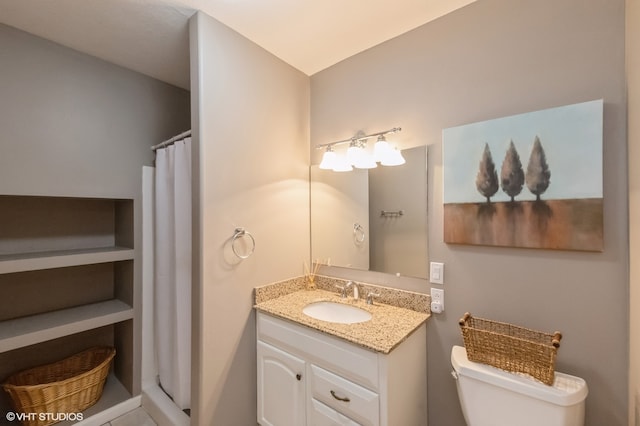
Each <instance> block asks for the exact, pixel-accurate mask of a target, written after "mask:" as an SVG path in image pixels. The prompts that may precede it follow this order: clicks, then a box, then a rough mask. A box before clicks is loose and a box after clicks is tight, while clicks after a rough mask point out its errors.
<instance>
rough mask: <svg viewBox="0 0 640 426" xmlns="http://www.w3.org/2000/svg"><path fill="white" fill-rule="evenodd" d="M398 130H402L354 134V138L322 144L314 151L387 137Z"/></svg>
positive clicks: (398, 129) (398, 128)
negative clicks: (382, 136)
mask: <svg viewBox="0 0 640 426" xmlns="http://www.w3.org/2000/svg"><path fill="white" fill-rule="evenodd" d="M400 130H402V128H400V127H394V128H393V129H389V130H385V131H384V132H376V133H371V134H368V135H360V134H356V135H355V136H353V137H351V138H349V139H344V140H341V141H336V142H330V143H324V144H322V145H316V149H322V148H326V147H328V146H334V145H341V144H345V143H351V142H353V141H362V140H365V139H370V138H373V137H376V136H380V135H387V134H389V133H396V132H399V131H400Z"/></svg>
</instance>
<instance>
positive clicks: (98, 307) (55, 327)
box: [0, 299, 133, 352]
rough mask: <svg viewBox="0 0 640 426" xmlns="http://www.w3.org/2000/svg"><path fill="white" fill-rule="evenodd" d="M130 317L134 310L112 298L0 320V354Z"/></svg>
mask: <svg viewBox="0 0 640 426" xmlns="http://www.w3.org/2000/svg"><path fill="white" fill-rule="evenodd" d="M132 318H133V308H132V307H131V306H129V305H127V304H126V303H124V302H122V301H120V300H116V299H113V300H108V301H106V302H99V303H91V304H88V305H83V306H78V307H74V308H69V309H62V310H59V311H54V312H47V313H43V314H38V315H32V316H28V317H24V318H17V319H13V320H8V321H3V322H0V352H6V351H10V350H13V349H17V348H22V347H25V346H29V345H33V344H36V343H40V342H44V341H47V340H51V339H56V338H58V337H62V336H66V335H69V334H74V333H79V332H82V331H86V330H91V329H94V328H98V327H102V326H105V325H109V324H114V323H117V322H121V321H125V320H128V319H132Z"/></svg>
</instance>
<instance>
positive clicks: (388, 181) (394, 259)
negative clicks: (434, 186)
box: [311, 146, 428, 279]
mask: <svg viewBox="0 0 640 426" xmlns="http://www.w3.org/2000/svg"><path fill="white" fill-rule="evenodd" d="M402 155H403V156H404V158H405V159H406V163H405V164H403V165H401V166H394V167H381V166H379V167H376V168H374V169H354V170H353V171H351V172H335V171H333V170H322V169H320V168H319V167H318V166H317V165H315V166H311V256H312V259H314V261H315V260H320V262H323V263H328V264H330V265H331V266H340V267H346V268H354V269H360V270H370V271H376V272H384V273H389V274H399V275H403V276H410V277H417V278H425V279H426V278H427V270H428V265H427V264H428V259H427V147H426V146H419V147H415V148H409V149H404V150H402Z"/></svg>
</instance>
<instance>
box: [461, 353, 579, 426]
mask: <svg viewBox="0 0 640 426" xmlns="http://www.w3.org/2000/svg"><path fill="white" fill-rule="evenodd" d="M451 365H452V367H453V370H454V371H453V375H454V377H456V379H457V380H456V383H457V387H458V396H459V398H460V405H461V406H462V412H463V414H464V418H465V420H466V421H467V425H468V426H513V425H518V426H540V425H545V426H582V425H583V424H584V400H585V398H586V397H587V393H588V390H587V384H586V382H585V381H584V380H583V379H581V378H579V377H574V376H570V375H568V374H563V373H557V372H556V373H555V381H554V383H553V385H552V386H548V385H545V384H544V383H541V382H538V381H536V380H534V379H532V378H530V377H528V376H525V375H520V374H514V373H509V372H507V371H503V370H500V369H498V368H495V367H491V366H489V365H484V364H479V363H476V362H472V361H469V360H468V359H467V352H466V350H465V348H463V347H461V346H454V347H453V349H452V350H451Z"/></svg>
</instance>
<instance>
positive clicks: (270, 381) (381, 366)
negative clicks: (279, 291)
mask: <svg viewBox="0 0 640 426" xmlns="http://www.w3.org/2000/svg"><path fill="white" fill-rule="evenodd" d="M421 296H422V295H421ZM318 300H331V301H334V302H336V303H345V304H351V305H355V304H357V306H358V307H359V308H361V309H366V310H367V311H368V312H370V313H371V316H372V318H371V320H369V321H366V322H361V323H355V324H336V323H333V322H330V321H320V320H316V319H313V318H310V317H307V316H306V315H304V314H302V313H301V311H302V309H301V308H302V307H303V306H306V305H308V304H309V303H314V302H317V301H318ZM256 309H257V311H258V312H257V315H256V324H257V370H258V377H257V382H258V423H259V424H261V425H262V426H268V425H274V426H286V425H291V426H299V425H314V426H315V425H319V426H322V425H335V424H340V425H375V426H377V425H383V426H384V425H386V426H393V425H406V426H410V425H416V426H418V425H420V426H424V425H426V421H427V420H426V419H427V407H426V404H427V395H426V393H427V375H426V374H427V373H426V365H427V358H426V357H427V354H426V319H427V318H428V316H429V314H428V312H416V311H413V310H411V309H407V308H401V307H396V306H390V305H386V304H377V305H376V304H374V305H366V304H365V302H364V301H363V300H359V301H355V300H353V299H352V298H349V299H346V300H345V299H341V298H340V297H339V296H338V295H337V294H335V293H332V292H329V291H322V290H313V291H307V290H298V291H295V292H292V293H290V294H287V295H284V296H280V297H276V298H273V299H271V300H269V301H263V302H259V301H258V297H257V298H256Z"/></svg>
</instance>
